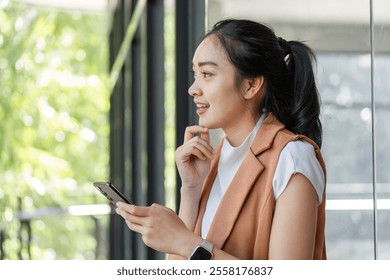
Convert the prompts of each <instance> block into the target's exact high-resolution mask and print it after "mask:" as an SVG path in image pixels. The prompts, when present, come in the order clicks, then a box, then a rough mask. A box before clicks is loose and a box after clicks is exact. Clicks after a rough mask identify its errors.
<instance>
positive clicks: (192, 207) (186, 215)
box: [179, 186, 200, 231]
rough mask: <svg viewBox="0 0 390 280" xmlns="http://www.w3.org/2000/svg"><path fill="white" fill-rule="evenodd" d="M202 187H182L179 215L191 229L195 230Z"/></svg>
mask: <svg viewBox="0 0 390 280" xmlns="http://www.w3.org/2000/svg"><path fill="white" fill-rule="evenodd" d="M199 189H200V188H186V187H185V186H183V187H181V189H180V193H181V198H180V208H179V217H180V219H181V220H182V221H183V222H184V224H185V225H186V226H187V228H188V229H189V230H191V231H194V228H195V223H196V219H197V216H198V210H199V200H200V190H199Z"/></svg>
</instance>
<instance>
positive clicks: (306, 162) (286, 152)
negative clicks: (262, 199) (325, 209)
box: [272, 141, 325, 204]
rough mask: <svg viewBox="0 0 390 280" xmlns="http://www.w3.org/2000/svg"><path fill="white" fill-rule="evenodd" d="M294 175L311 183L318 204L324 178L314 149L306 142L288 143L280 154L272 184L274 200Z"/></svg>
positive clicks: (320, 198) (320, 199)
mask: <svg viewBox="0 0 390 280" xmlns="http://www.w3.org/2000/svg"><path fill="white" fill-rule="evenodd" d="M296 173H301V174H302V175H304V176H305V177H306V178H307V179H308V180H309V181H310V182H311V184H312V185H313V187H314V189H315V191H316V193H317V198H318V204H320V203H321V201H322V194H323V192H324V187H325V176H324V172H323V170H322V168H321V165H320V163H319V162H318V160H317V157H316V153H315V151H314V147H313V146H312V145H311V144H310V143H308V142H306V141H292V142H289V143H288V144H287V145H286V146H285V147H284V148H283V150H282V152H281V153H280V156H279V161H278V165H277V167H276V170H275V174H274V178H273V182H272V183H273V190H274V196H275V200H277V199H278V197H279V196H280V195H281V194H282V193H283V191H284V190H285V189H286V186H287V184H288V182H289V181H290V178H291V176H292V175H293V174H296Z"/></svg>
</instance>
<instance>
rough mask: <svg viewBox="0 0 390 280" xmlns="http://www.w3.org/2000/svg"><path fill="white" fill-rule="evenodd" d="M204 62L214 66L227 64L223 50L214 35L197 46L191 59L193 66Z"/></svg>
mask: <svg viewBox="0 0 390 280" xmlns="http://www.w3.org/2000/svg"><path fill="white" fill-rule="evenodd" d="M205 61H212V62H214V63H216V64H223V63H229V61H228V58H227V56H226V53H225V50H224V49H223V47H222V45H221V43H220V42H219V40H218V38H217V37H216V36H215V35H210V36H207V37H206V38H205V39H204V40H203V41H202V42H201V43H200V44H199V46H198V48H197V49H196V51H195V54H194V57H193V64H195V65H197V64H199V63H202V62H205Z"/></svg>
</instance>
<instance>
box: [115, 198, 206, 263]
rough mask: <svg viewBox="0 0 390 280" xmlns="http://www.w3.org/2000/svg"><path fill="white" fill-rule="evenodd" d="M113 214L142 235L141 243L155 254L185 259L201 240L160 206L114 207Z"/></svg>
mask: <svg viewBox="0 0 390 280" xmlns="http://www.w3.org/2000/svg"><path fill="white" fill-rule="evenodd" d="M117 207H118V208H117V209H116V212H117V213H118V214H119V215H121V216H122V217H123V218H124V219H125V221H126V224H127V226H128V227H129V228H130V229H131V230H133V231H135V232H138V233H140V234H141V235H142V240H143V241H144V243H145V244H146V245H147V246H148V247H151V248H153V249H155V250H157V251H160V252H164V253H168V254H177V255H181V256H183V257H188V256H189V255H190V254H191V250H192V248H194V247H195V246H196V245H197V244H199V243H200V240H201V238H200V237H199V236H197V235H195V234H194V233H193V232H191V231H190V230H188V229H187V227H186V226H185V224H184V223H183V221H182V220H181V219H180V218H179V217H178V216H177V215H176V213H175V212H174V211H173V210H171V209H169V208H167V207H164V206H162V205H159V204H152V205H151V206H149V207H146V206H136V205H131V204H126V203H123V202H118V203H117Z"/></svg>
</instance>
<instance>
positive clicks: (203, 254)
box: [190, 247, 212, 260]
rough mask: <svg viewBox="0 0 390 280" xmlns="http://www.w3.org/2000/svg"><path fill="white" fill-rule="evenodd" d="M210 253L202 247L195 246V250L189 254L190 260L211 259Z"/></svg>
mask: <svg viewBox="0 0 390 280" xmlns="http://www.w3.org/2000/svg"><path fill="white" fill-rule="evenodd" d="M211 257H212V255H211V253H210V252H209V251H207V250H206V249H205V248H203V247H198V248H196V250H195V252H194V253H193V254H192V256H191V258H190V259H191V260H211Z"/></svg>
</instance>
